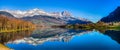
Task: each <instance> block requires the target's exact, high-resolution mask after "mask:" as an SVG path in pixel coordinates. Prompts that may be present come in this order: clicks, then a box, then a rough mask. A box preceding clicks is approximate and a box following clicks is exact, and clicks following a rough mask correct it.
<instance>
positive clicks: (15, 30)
mask: <svg viewBox="0 0 120 50" xmlns="http://www.w3.org/2000/svg"><path fill="white" fill-rule="evenodd" d="M33 29H35V28H23V29H11V30H7V29H6V30H0V33H2V32H17V31H22V30H33Z"/></svg>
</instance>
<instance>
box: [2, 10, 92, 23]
mask: <svg viewBox="0 0 120 50" xmlns="http://www.w3.org/2000/svg"><path fill="white" fill-rule="evenodd" d="M2 11H5V12H9V13H10V14H12V15H13V16H14V17H16V18H20V19H23V20H27V21H31V22H33V23H35V24H41V23H42V24H46V25H54V24H58V25H59V24H76V23H78V24H86V23H92V22H91V21H88V20H86V19H83V18H75V17H74V16H72V14H71V13H70V12H68V11H63V12H51V13H48V12H45V11H43V10H41V9H38V8H35V9H32V10H26V11H22V10H2Z"/></svg>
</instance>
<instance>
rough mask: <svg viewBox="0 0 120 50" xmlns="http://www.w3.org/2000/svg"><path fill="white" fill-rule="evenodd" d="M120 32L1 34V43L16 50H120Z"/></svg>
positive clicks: (55, 29)
mask: <svg viewBox="0 0 120 50" xmlns="http://www.w3.org/2000/svg"><path fill="white" fill-rule="evenodd" d="M100 32H101V33H100ZM119 32H120V31H116V30H100V31H99V32H98V31H96V30H75V29H61V28H48V29H36V30H34V31H33V30H31V31H19V32H11V33H0V43H1V44H3V45H5V46H7V47H9V48H12V49H15V50H21V49H22V50H40V49H41V50H48V49H52V50H54V49H55V50H56V49H57V48H59V49H64V50H68V48H69V50H72V49H73V48H74V49H83V48H88V49H93V48H95V49H99V48H101V49H105V48H107V49H111V48H117V49H119V48H120V44H119V43H120V33H119ZM107 43H108V44H107ZM113 46H114V47H113ZM66 48H67V49H66Z"/></svg>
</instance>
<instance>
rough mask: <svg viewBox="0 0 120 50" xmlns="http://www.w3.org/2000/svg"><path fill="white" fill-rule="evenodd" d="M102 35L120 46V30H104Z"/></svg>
mask: <svg viewBox="0 0 120 50" xmlns="http://www.w3.org/2000/svg"><path fill="white" fill-rule="evenodd" d="M102 33H103V34H104V35H108V36H109V37H111V39H113V40H115V41H116V42H118V43H119V44H120V30H104V32H102Z"/></svg>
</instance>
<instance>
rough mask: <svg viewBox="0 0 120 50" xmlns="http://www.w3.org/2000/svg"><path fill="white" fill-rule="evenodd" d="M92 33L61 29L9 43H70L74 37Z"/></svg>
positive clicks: (38, 33) (39, 33)
mask: <svg viewBox="0 0 120 50" xmlns="http://www.w3.org/2000/svg"><path fill="white" fill-rule="evenodd" d="M91 31H92V30H74V29H71V30H67V29H60V28H55V29H45V30H35V31H34V32H33V33H32V34H31V35H30V36H29V37H25V38H23V39H20V40H15V41H14V42H9V43H28V44H32V45H39V44H42V43H44V42H46V41H61V42H69V41H70V40H71V39H72V37H73V36H75V35H82V34H86V33H87V32H91Z"/></svg>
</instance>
